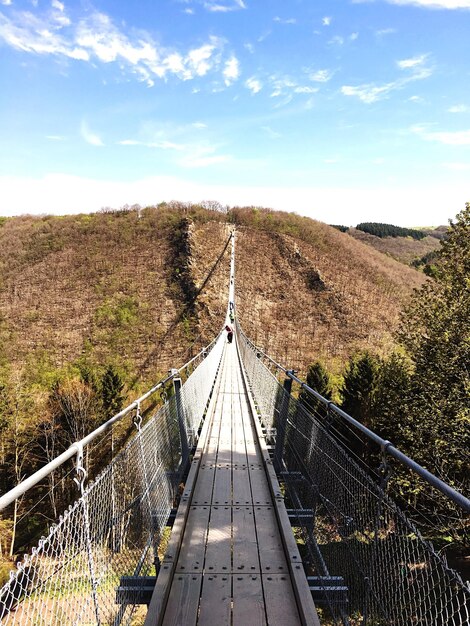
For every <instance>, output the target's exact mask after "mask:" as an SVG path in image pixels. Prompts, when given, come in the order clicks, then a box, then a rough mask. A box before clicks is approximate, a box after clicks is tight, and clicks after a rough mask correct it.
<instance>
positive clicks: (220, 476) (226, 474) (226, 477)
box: [212, 466, 232, 505]
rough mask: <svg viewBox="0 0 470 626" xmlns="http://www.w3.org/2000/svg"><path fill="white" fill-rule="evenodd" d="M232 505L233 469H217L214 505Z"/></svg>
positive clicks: (213, 497) (213, 496)
mask: <svg viewBox="0 0 470 626" xmlns="http://www.w3.org/2000/svg"><path fill="white" fill-rule="evenodd" d="M231 503H232V468H231V467H219V466H217V467H216V469H215V479H214V490H213V492H212V504H213V505H216V504H218V505H222V504H231Z"/></svg>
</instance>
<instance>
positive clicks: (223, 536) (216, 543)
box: [204, 506, 232, 574]
mask: <svg viewBox="0 0 470 626" xmlns="http://www.w3.org/2000/svg"><path fill="white" fill-rule="evenodd" d="M231 566H232V508H231V507H230V506H213V507H211V515H210V519H209V534H208V536H207V547H206V556H205V561H204V570H205V571H206V572H210V573H216V574H224V573H225V574H227V573H230V571H231Z"/></svg>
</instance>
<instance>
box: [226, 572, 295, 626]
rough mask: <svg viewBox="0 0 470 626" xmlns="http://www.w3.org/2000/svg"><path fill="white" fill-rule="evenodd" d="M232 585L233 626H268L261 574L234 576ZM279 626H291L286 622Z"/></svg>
mask: <svg viewBox="0 0 470 626" xmlns="http://www.w3.org/2000/svg"><path fill="white" fill-rule="evenodd" d="M232 585H233V591H232V594H233V616H232V624H233V626H266V612H265V606H264V595H263V588H262V585H261V576H260V575H259V574H251V575H239V574H234V576H233V583H232ZM214 623H215V622H214ZM278 626H290V624H288V622H284V623H283V624H279V625H278Z"/></svg>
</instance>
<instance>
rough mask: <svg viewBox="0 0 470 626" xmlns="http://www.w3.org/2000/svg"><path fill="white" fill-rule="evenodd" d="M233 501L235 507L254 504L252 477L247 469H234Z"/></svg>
mask: <svg viewBox="0 0 470 626" xmlns="http://www.w3.org/2000/svg"><path fill="white" fill-rule="evenodd" d="M232 501H233V504H234V505H243V504H244V505H247V504H252V503H253V499H252V496H251V483H250V475H249V472H248V468H246V467H245V468H243V467H241V468H240V467H239V468H233V469H232Z"/></svg>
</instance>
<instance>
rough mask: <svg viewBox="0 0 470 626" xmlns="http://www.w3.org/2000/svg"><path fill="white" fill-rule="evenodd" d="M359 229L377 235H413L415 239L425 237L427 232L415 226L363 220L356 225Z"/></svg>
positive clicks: (381, 236)
mask: <svg viewBox="0 0 470 626" xmlns="http://www.w3.org/2000/svg"><path fill="white" fill-rule="evenodd" d="M356 228H357V230H362V232H364V233H369V234H370V235H375V236H376V237H380V238H383V237H412V238H413V239H418V240H419V239H424V238H425V237H426V233H424V232H423V231H421V230H417V229H415V228H403V227H402V226H394V225H393V224H381V223H380V222H361V224H358V225H357V226H356Z"/></svg>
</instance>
